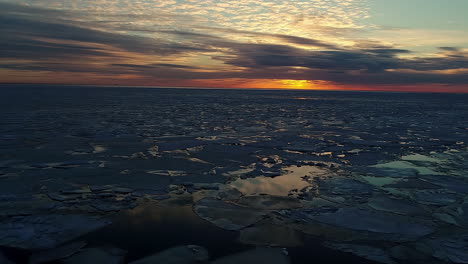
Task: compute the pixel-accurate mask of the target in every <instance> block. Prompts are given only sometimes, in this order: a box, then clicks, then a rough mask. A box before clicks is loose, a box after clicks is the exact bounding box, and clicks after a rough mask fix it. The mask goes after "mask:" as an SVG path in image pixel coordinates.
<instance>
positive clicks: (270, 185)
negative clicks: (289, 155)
mask: <svg viewBox="0 0 468 264" xmlns="http://www.w3.org/2000/svg"><path fill="white" fill-rule="evenodd" d="M284 171H285V172H286V174H284V175H282V176H278V177H274V178H270V177H264V176H260V177H256V178H250V179H238V180H236V181H234V182H232V183H231V184H230V186H231V187H233V188H236V189H238V190H239V191H240V192H242V193H243V194H245V195H252V194H270V195H279V196H287V195H288V194H289V193H290V192H291V190H301V189H304V188H306V187H309V186H311V184H310V183H309V182H307V181H306V180H305V179H304V176H306V177H307V176H308V177H321V176H325V175H328V174H329V172H328V171H327V170H325V169H321V168H317V167H314V166H301V167H298V166H290V167H287V168H285V169H284Z"/></svg>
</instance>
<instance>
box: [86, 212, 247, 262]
mask: <svg viewBox="0 0 468 264" xmlns="http://www.w3.org/2000/svg"><path fill="white" fill-rule="evenodd" d="M237 236H238V234H236V233H235V232H231V231H226V230H223V229H220V228H218V227H216V226H214V225H212V224H210V223H209V222H207V221H205V220H203V219H201V218H199V217H198V216H197V215H196V214H195V213H194V212H193V210H192V206H191V205H172V204H171V205H160V204H159V205H158V204H154V203H150V204H146V205H142V206H139V207H137V208H135V209H133V210H129V211H126V212H123V213H121V214H119V215H118V216H117V217H116V218H115V219H113V224H112V225H110V226H108V227H106V228H103V229H102V230H100V231H98V232H95V233H93V234H90V235H89V236H88V237H86V240H87V241H89V242H91V243H93V244H95V245H109V244H111V245H113V246H115V247H119V248H122V249H125V250H128V251H129V252H128V255H127V261H132V260H135V259H138V258H141V257H143V256H147V255H151V254H154V253H156V252H159V251H162V250H164V249H167V248H170V247H175V246H180V245H190V244H194V245H200V246H203V247H205V248H206V249H208V251H209V252H210V253H211V256H212V257H217V256H223V255H228V254H231V253H235V252H238V251H241V250H244V249H247V248H248V246H245V245H242V244H240V243H239V242H237Z"/></svg>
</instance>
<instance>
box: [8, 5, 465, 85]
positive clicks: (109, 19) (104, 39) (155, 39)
mask: <svg viewBox="0 0 468 264" xmlns="http://www.w3.org/2000/svg"><path fill="white" fill-rule="evenodd" d="M467 11H468V1H467V0H450V1H443V0H391V1H389V0H296V1H281V0H203V1H201V0H0V36H1V38H0V83H48V84H77V85H124V86H163V87H220V88H281V89H317V90H376V91H416V92H465V93H467V92H468V18H467V17H468V16H466V13H467Z"/></svg>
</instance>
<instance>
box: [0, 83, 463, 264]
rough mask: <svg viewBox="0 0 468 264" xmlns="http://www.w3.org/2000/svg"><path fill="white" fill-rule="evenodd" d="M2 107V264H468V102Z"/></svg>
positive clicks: (156, 100)
mask: <svg viewBox="0 0 468 264" xmlns="http://www.w3.org/2000/svg"><path fill="white" fill-rule="evenodd" d="M0 95H1V96H0V263H10V262H12V263H122V261H123V262H124V263H180V264H182V263H214V264H226V263H241V262H244V263H245V264H248V263H262V262H267V263H273V264H276V263H279V264H283V263H285V264H287V263H294V264H298V263H468V148H467V144H468V94H437V93H434V94H431V93H382V92H342V91H333V92H332V91H298V90H294V91H293V90H289V91H286V90H235V89H229V90H228V89H171V88H141V87H91V86H47V85H1V86H0ZM2 261H3V262H2ZM7 261H10V262H7Z"/></svg>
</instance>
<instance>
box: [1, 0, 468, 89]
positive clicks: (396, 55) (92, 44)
mask: <svg viewBox="0 0 468 264" xmlns="http://www.w3.org/2000/svg"><path fill="white" fill-rule="evenodd" d="M114 18H115V17H110V18H109V19H114ZM101 22H102V21H101ZM0 24H1V25H2V26H1V27H0V35H1V36H2V37H1V38H0V59H2V60H8V61H9V62H8V63H1V62H0V68H4V69H13V70H28V71H34V70H37V71H62V72H63V71H66V72H71V73H73V72H93V73H106V74H125V73H132V74H139V75H141V76H143V77H161V76H163V77H167V78H180V79H189V78H193V79H217V78H250V79H254V78H277V79H309V80H326V81H331V82H335V83H340V84H353V85H356V84H421V83H440V84H458V85H460V84H468V77H467V75H466V74H463V73H462V72H461V71H460V73H457V72H451V73H450V74H447V73H442V72H441V71H447V70H457V69H468V54H467V53H466V52H463V51H462V50H461V49H459V48H456V47H440V48H439V50H440V53H439V54H438V55H437V56H433V57H420V58H418V57H411V58H408V57H405V56H402V55H411V51H410V50H405V49H397V48H393V47H389V46H386V45H382V44H380V43H375V42H372V41H366V40H363V41H362V42H361V43H358V44H357V45H355V46H353V47H337V46H336V45H334V44H330V43H325V42H323V41H319V40H315V39H310V38H302V37H296V36H289V35H281V34H266V33H258V32H248V31H239V30H231V29H219V28H212V29H211V30H212V31H211V33H204V32H206V31H210V28H204V29H203V30H202V31H201V32H188V31H180V30H179V31H175V30H161V29H157V30H151V29H146V28H138V27H135V26H132V27H126V28H120V30H119V31H116V30H115V29H114V30H112V29H111V28H110V27H108V26H106V25H107V24H106V23H100V22H95V23H93V22H92V21H85V22H83V19H82V17H81V16H80V14H77V13H72V12H67V11H59V10H50V9H42V8H33V7H28V6H20V5H13V4H7V3H2V2H0ZM123 29H125V31H123ZM142 32H151V33H154V34H158V35H160V37H158V38H154V37H148V36H147V35H145V34H141V33H142ZM220 32H221V33H225V34H234V35H236V34H239V35H249V36H254V37H258V38H262V37H269V38H274V39H277V40H281V43H283V44H265V43H243V42H238V41H233V40H230V39H227V38H224V37H220V36H219V35H216V33H220ZM168 35H170V36H175V38H168V37H167V36H168ZM304 46H306V47H314V48H315V49H313V50H311V49H306V48H303V47H304ZM116 51H122V52H129V53H135V54H140V55H146V56H159V57H167V56H179V57H180V56H184V54H205V55H209V56H211V58H212V59H213V60H216V61H219V62H222V63H223V64H225V65H229V66H232V67H236V69H237V70H236V71H231V72H230V71H226V70H223V71H210V72H208V71H196V72H195V71H193V70H194V69H200V68H203V65H195V66H193V65H191V66H188V65H181V64H178V63H171V61H169V62H168V60H165V61H164V62H160V63H155V62H154V60H153V61H148V62H141V64H138V63H135V62H128V63H127V62H118V63H116V62H115V59H120V61H125V59H126V57H125V56H128V55H122V54H120V53H116ZM119 56H122V58H119ZM78 59H79V60H78ZM127 59H131V58H127ZM15 60H16V61H17V62H15ZM21 60H27V61H29V62H28V63H24V62H21ZM96 60H101V61H102V62H107V61H109V63H108V65H107V67H96V66H93V64H92V63H91V62H95V61H96ZM31 61H33V62H31ZM77 61H79V62H77ZM239 69H242V70H239Z"/></svg>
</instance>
